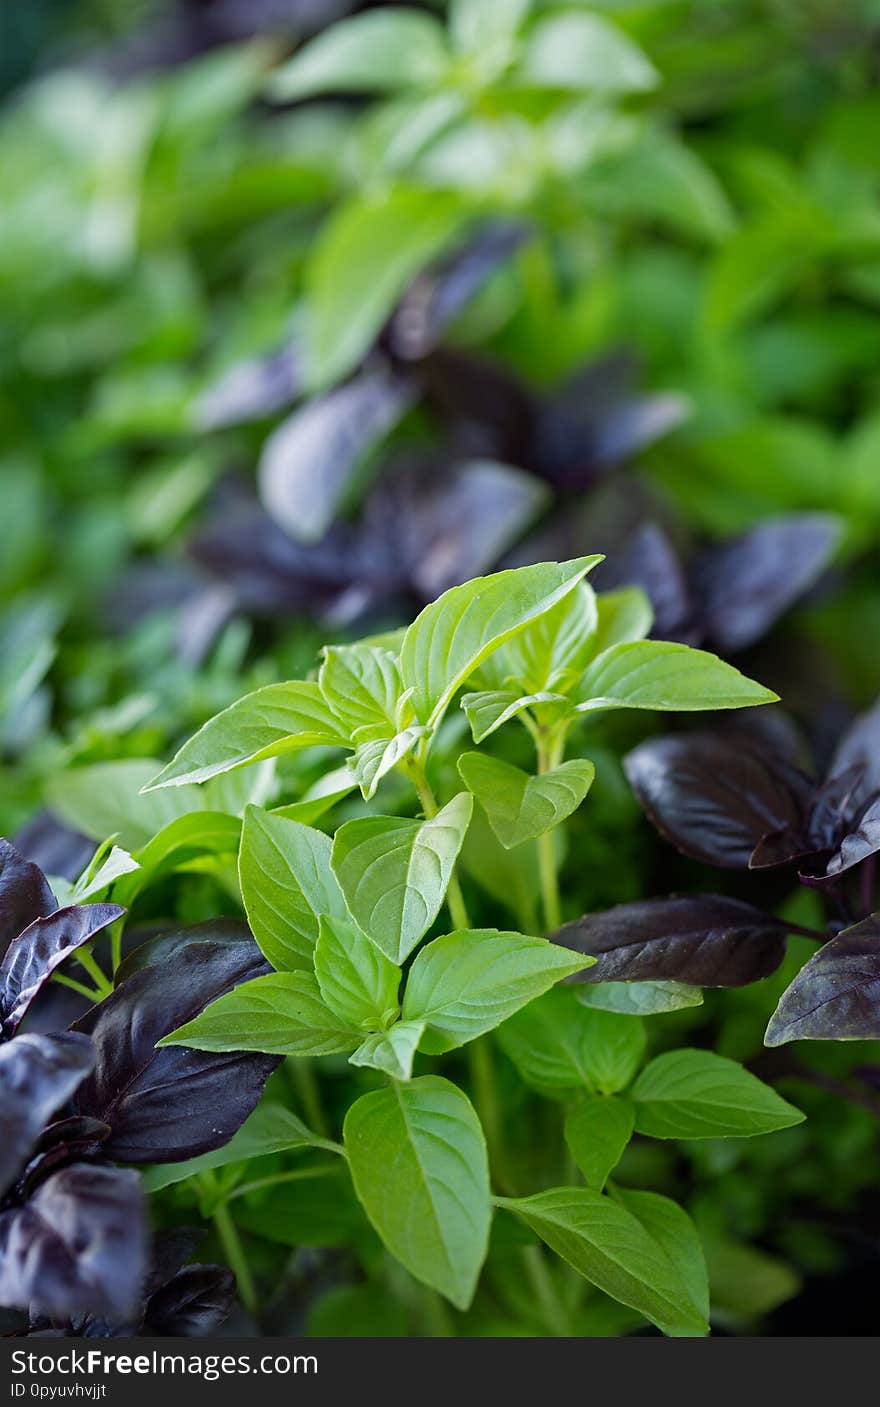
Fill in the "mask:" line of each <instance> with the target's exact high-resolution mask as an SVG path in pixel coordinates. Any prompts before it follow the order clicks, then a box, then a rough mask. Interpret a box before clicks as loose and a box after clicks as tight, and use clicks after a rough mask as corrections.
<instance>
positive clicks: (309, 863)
mask: <svg viewBox="0 0 880 1407" xmlns="http://www.w3.org/2000/svg"><path fill="white" fill-rule="evenodd" d="M331 844H332V843H331V841H330V837H329V836H326V835H324V833H323V831H316V830H312V828H311V827H310V826H304V825H302V824H301V822H299V821H288V820H286V819H285V818H284V817H283V816H278V815H277V814H274V813H273V812H271V811H263V810H261V809H260V808H259V807H258V806H250V807H248V809H247V811H246V812H245V818H244V825H243V826H242V830H241V850H240V851H239V857H238V877H239V883H240V885H241V897H242V900H243V902H244V907H245V913H246V914H247V918H248V923H249V924H250V927H251V932H252V933H253V935H254V937H255V938H256V940H257V943H258V944H259V947H260V950H261V952H262V953H263V954H264V956H265V957H267V958H268V960H269V962H271V964H272V966H273V967H274V968H276V969H277V970H278V971H279V972H285V971H293V970H294V969H296V968H305V969H306V970H311V966H312V957H313V950H314V947H315V943H316V942H317V938H318V923H319V916H320V915H321V914H328V915H330V916H332V917H335V918H339V919H344V918H345V917H346V913H347V910H346V907H345V900H344V899H343V897H342V893H341V891H340V888H339V885H338V884H337V883H336V880H335V879H334V877H333V872H332V870H331V869H330V851H331Z"/></svg>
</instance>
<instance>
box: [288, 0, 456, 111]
mask: <svg viewBox="0 0 880 1407" xmlns="http://www.w3.org/2000/svg"><path fill="white" fill-rule="evenodd" d="M448 62H449V59H448V53H447V49H446V39H445V35H444V33H443V27H442V25H441V24H440V23H439V22H438V21H437V20H436V19H435V18H434V17H433V15H426V14H421V13H419V12H418V11H413V10H407V9H404V8H403V7H402V6H401V7H400V8H393V7H392V8H388V9H385V10H376V11H370V12H369V13H368V14H365V15H355V16H353V17H352V18H351V19H346V20H341V21H340V22H339V23H338V24H334V25H330V26H329V28H327V29H326V30H324V32H323V33H322V34H319V35H318V36H317V38H315V39H313V40H312V41H311V42H310V43H309V44H305V45H304V46H303V47H302V48H301V49H300V50H299V51H298V52H297V53H296V54H295V55H294V57H293V58H292V59H290V60H289V61H288V62H287V63H285V64H282V65H281V66H280V68H277V69H276V70H275V72H274V73H273V74H272V76H271V79H270V81H269V95H270V97H273V98H277V99H278V100H279V101H281V102H291V101H292V100H300V99H302V98H312V97H315V96H316V95H318V94H320V93H381V92H385V91H391V92H393V91H395V90H396V89H398V88H406V87H422V86H423V85H424V84H430V83H432V82H433V81H434V80H436V79H437V78H439V77H440V75H441V74H442V73H443V72H444V70H445V68H446V67H447V64H448Z"/></svg>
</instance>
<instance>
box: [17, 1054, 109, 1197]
mask: <svg viewBox="0 0 880 1407" xmlns="http://www.w3.org/2000/svg"><path fill="white" fill-rule="evenodd" d="M94 1064H95V1051H94V1048H93V1046H92V1043H91V1041H90V1040H88V1039H87V1037H85V1036H80V1035H69V1034H67V1033H64V1034H62V1035H57V1036H30V1035H26V1036H17V1037H16V1038H15V1040H13V1041H7V1042H6V1043H5V1044H4V1045H0V1129H2V1132H3V1137H2V1141H0V1194H2V1192H3V1191H4V1190H5V1189H6V1188H7V1187H9V1185H10V1183H11V1182H12V1181H13V1180H14V1179H15V1178H16V1177H17V1175H18V1173H19V1172H20V1170H21V1168H22V1167H23V1166H24V1164H25V1162H26V1160H27V1158H28V1156H29V1154H30V1152H31V1150H32V1148H33V1146H34V1144H35V1143H36V1141H37V1139H38V1138H39V1136H40V1134H41V1132H42V1130H43V1127H44V1125H45V1124H47V1123H48V1122H49V1120H50V1118H51V1117H52V1115H53V1114H54V1113H56V1111H57V1110H59V1109H60V1108H61V1107H62V1105H64V1104H66V1103H67V1102H68V1100H69V1099H70V1098H71V1096H72V1095H73V1093H74V1091H75V1089H76V1088H77V1085H79V1084H80V1082H81V1081H82V1080H83V1079H84V1078H85V1076H86V1075H87V1074H88V1073H89V1071H90V1070H91V1069H92V1068H93V1066H94Z"/></svg>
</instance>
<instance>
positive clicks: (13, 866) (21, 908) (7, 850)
mask: <svg viewBox="0 0 880 1407" xmlns="http://www.w3.org/2000/svg"><path fill="white" fill-rule="evenodd" d="M57 908H58V904H57V902H56V899H55V895H54V894H53V893H52V890H51V889H50V888H49V883H48V880H47V879H46V876H45V875H44V874H43V871H42V870H41V869H40V868H39V866H37V865H34V864H31V862H30V861H29V860H26V859H25V858H24V856H23V855H20V854H19V853H18V851H17V850H16V848H15V846H14V845H10V844H9V841H8V840H0V953H3V952H5V951H6V948H7V947H8V945H9V944H10V943H11V942H12V939H13V938H17V937H18V935H19V933H20V932H21V930H22V929H23V928H27V926H28V924H29V923H33V922H34V919H38V918H43V917H45V915H46V914H51V913H52V912H53V911H54V910H55V909H57Z"/></svg>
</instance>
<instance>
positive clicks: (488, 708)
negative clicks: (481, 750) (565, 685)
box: [461, 689, 571, 743]
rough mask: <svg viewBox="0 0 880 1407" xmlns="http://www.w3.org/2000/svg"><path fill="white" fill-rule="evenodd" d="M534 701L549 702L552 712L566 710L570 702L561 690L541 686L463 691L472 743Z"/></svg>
mask: <svg viewBox="0 0 880 1407" xmlns="http://www.w3.org/2000/svg"><path fill="white" fill-rule="evenodd" d="M536 704H543V705H545V706H546V705H550V706H551V707H552V708H553V709H554V710H555V712H556V713H558V714H563V713H568V712H569V711H570V710H571V704H570V702H569V700H568V699H567V698H566V697H565V695H564V694H555V693H550V692H549V691H548V690H546V689H544V690H542V691H541V692H540V693H537V694H520V693H519V691H518V690H516V689H481V690H479V691H478V692H476V693H472V694H464V695H463V696H462V700H461V706H462V708H463V709H464V711H465V713H466V714H467V719H468V722H469V723H470V725H471V734H472V735H473V739H474V742H475V743H481V742H483V741H484V739H485V738H488V737H490V736H491V734H492V733H494V732H496V731H497V729H498V728H500V727H501V726H502V724H504V723H509V721H510V719H511V718H516V717H517V715H518V714H520V713H524V712H525V710H526V709H527V708H534V707H535V705H536Z"/></svg>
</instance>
